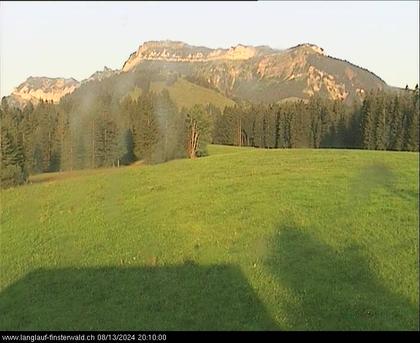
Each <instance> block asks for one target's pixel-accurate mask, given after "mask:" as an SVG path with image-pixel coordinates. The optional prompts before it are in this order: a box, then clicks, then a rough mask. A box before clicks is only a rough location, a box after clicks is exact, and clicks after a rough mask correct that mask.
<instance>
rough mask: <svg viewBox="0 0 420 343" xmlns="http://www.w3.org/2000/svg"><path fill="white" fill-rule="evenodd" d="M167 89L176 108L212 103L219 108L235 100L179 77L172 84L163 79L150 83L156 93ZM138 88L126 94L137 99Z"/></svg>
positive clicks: (232, 103) (151, 88) (231, 104)
mask: <svg viewBox="0 0 420 343" xmlns="http://www.w3.org/2000/svg"><path fill="white" fill-rule="evenodd" d="M164 89H167V90H168V92H169V96H170V97H171V99H172V101H174V102H175V104H176V105H177V107H178V109H179V110H180V109H181V108H182V107H186V108H191V107H193V106H194V105H197V104H198V105H208V104H212V105H214V106H216V107H218V108H219V109H220V110H222V111H223V109H224V108H225V107H226V106H233V105H235V102H234V101H233V100H231V99H229V98H227V97H225V96H224V95H223V94H221V93H218V92H216V91H215V90H213V89H209V88H205V87H202V86H198V85H196V84H194V83H192V82H189V81H188V80H185V79H182V78H179V79H178V80H177V81H175V82H174V83H173V84H171V85H168V84H167V83H166V82H165V81H154V82H152V83H151V84H150V90H151V91H153V92H156V93H159V92H161V91H162V90H164ZM141 93H142V91H141V89H140V88H138V87H135V88H134V89H133V90H132V91H131V92H129V93H128V96H129V97H131V99H132V100H134V99H137V98H138V97H139V96H140V95H141Z"/></svg>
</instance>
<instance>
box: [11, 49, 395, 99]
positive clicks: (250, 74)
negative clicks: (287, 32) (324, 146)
mask: <svg viewBox="0 0 420 343" xmlns="http://www.w3.org/2000/svg"><path fill="white" fill-rule="evenodd" d="M145 73H147V74H148V75H158V78H159V80H162V79H163V80H164V79H167V80H170V79H171V78H173V77H174V75H176V77H181V78H186V79H188V81H189V82H192V83H196V84H198V85H200V86H204V87H207V88H212V89H214V90H216V91H218V92H220V93H222V94H223V95H224V96H226V97H229V98H231V99H234V100H245V101H250V102H263V103H273V102H281V101H285V100H292V99H294V100H295V99H308V98H309V97H310V96H312V95H316V94H318V95H320V96H322V97H327V98H330V99H337V100H342V101H344V102H345V103H347V104H351V103H352V102H353V101H354V100H360V99H362V98H363V96H364V94H366V93H367V92H368V91H369V90H370V89H376V88H379V89H384V88H388V86H387V85H386V83H385V82H384V81H383V80H382V79H381V78H379V77H378V76H376V75H375V74H373V73H372V72H370V71H368V70H366V69H363V68H360V67H358V66H355V65H353V64H351V63H349V62H347V61H343V60H339V59H336V58H333V57H331V56H328V55H326V54H325V52H324V50H323V49H322V48H320V47H318V46H316V45H313V44H300V45H298V46H295V47H292V48H289V49H286V50H278V49H272V48H270V47H267V46H257V47H253V46H246V45H237V46H235V47H231V48H229V49H210V48H207V47H198V46H191V45H188V44H186V43H183V42H176V41H150V42H146V43H144V44H143V45H140V47H139V48H138V49H137V50H136V51H135V52H133V53H132V54H131V55H130V56H129V58H128V59H127V60H126V61H125V62H124V63H123V66H122V69H121V70H112V69H110V68H107V67H105V68H104V70H103V71H98V72H96V73H94V74H92V75H91V76H90V77H89V78H88V79H86V80H83V81H82V82H81V83H82V84H87V83H89V82H90V81H102V80H104V79H112V80H113V79H115V81H116V82H121V80H124V81H123V83H124V85H125V87H124V88H125V89H130V87H131V86H132V88H134V87H135V86H136V85H135V83H134V82H133V80H138V79H139V77H141V75H144V74H145ZM81 83H79V82H78V81H76V80H74V79H49V78H33V77H30V78H28V80H26V81H25V82H24V83H22V84H21V85H20V86H19V87H17V88H16V89H15V91H14V92H13V93H12V94H11V96H10V98H9V101H10V100H12V101H13V102H22V101H34V102H36V101H37V100H38V99H40V98H41V99H44V100H52V101H54V102H58V101H59V100H60V98H61V97H63V96H64V95H66V94H69V93H72V92H73V91H74V90H76V89H77V88H78V87H79V85H80V84H81ZM111 83H112V82H111ZM130 83H132V84H130ZM86 91H89V87H87V88H86V89H84V92H86Z"/></svg>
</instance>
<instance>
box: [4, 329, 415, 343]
mask: <svg viewBox="0 0 420 343" xmlns="http://www.w3.org/2000/svg"><path fill="white" fill-rule="evenodd" d="M396 334H398V335H402V336H406V337H407V336H408V337H413V338H414V337H416V336H417V337H420V335H419V332H418V331H411V332H410V331H406V332H401V331H400V332H394V331H377V332H373V331H364V332H359V331H331V332H328V331H3V332H1V334H0V338H1V342H31V343H32V342H101V341H103V342H162V343H163V342H174V341H183V342H184V341H188V340H192V341H197V340H200V341H202V340H206V339H210V340H212V341H214V340H217V339H224V338H227V339H239V340H240V339H260V338H261V339H264V341H277V342H278V340H279V339H282V338H288V337H290V338H296V337H299V336H301V337H302V338H304V336H312V335H313V336H315V337H318V338H321V337H322V338H328V337H331V338H333V337H358V336H360V337H361V336H367V337H369V336H372V335H373V336H377V335H379V336H382V335H385V336H388V337H393V336H395V335H396ZM408 337H407V338H408Z"/></svg>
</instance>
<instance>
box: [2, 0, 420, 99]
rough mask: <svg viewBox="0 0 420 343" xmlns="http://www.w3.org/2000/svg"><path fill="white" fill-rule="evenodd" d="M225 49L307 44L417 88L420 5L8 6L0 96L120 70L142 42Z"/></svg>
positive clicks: (388, 79) (4, 12)
mask: <svg viewBox="0 0 420 343" xmlns="http://www.w3.org/2000/svg"><path fill="white" fill-rule="evenodd" d="M161 39H172V40H181V41H185V42H187V43H189V44H192V45H203V46H208V47H212V48H217V47H223V48H227V47H230V46H233V45H236V44H238V43H242V44H250V45H269V46H271V47H274V48H288V47H291V46H294V45H297V44H299V43H304V42H309V43H314V44H317V45H319V46H320V47H322V48H324V50H325V52H326V53H327V54H329V55H331V56H334V57H338V58H342V59H346V60H348V61H350V62H352V63H354V64H357V65H359V66H362V67H364V68H367V69H369V70H371V71H373V72H374V73H376V74H377V75H378V76H380V77H381V78H383V79H384V80H385V81H386V82H387V83H388V84H390V85H394V86H405V85H406V84H409V85H410V87H414V85H415V84H416V83H418V79H419V2H418V1H395V2H391V1H384V2H380V1H375V2H364V1H356V2H350V1H348V2H343V1H337V2H332V1H325V2H315V1H310V2H304V1H300V2H298V1H293V2H286V1H275V2H274V1H263V2H261V1H260V2H200V3H199V2H196V3H192V2H151V3H150V2H149V3H142V2H56V3H54V2H39V3H38V2H1V4H0V72H1V82H0V93H1V95H7V94H9V93H10V92H11V91H12V90H13V88H14V87H16V86H17V85H18V84H20V83H21V82H23V81H24V80H25V79H26V78H27V77H28V76H49V77H74V78H76V79H77V80H82V79H84V78H87V77H88V76H90V75H91V74H92V73H94V72H95V71H97V70H100V69H103V67H104V66H105V65H106V66H108V67H111V68H114V69H115V68H121V67H122V65H123V62H124V61H125V60H126V59H127V58H128V56H129V55H130V53H132V52H133V51H135V50H137V48H138V46H139V45H140V44H141V43H143V42H144V41H148V40H161Z"/></svg>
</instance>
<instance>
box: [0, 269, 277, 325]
mask: <svg viewBox="0 0 420 343" xmlns="http://www.w3.org/2000/svg"><path fill="white" fill-rule="evenodd" d="M0 308H1V313H0V328H1V329H2V330H37V329H42V330H63V329H66V330H73V329H77V330H85V329H86V330H89V329H95V330H118V329H119V330H122V329H125V330H130V329H131V330H276V329H277V327H276V324H275V323H274V322H273V320H272V319H271V318H270V316H269V315H268V314H267V312H266V310H265V308H264V306H263V304H262V303H261V302H260V301H259V299H258V298H257V296H256V294H255V293H254V291H253V290H252V288H251V287H250V286H249V284H248V282H247V281H246V279H245V277H244V276H243V274H242V272H241V271H240V269H239V268H238V267H235V266H230V265H216V266H205V267H204V266H198V265H193V264H185V265H179V266H169V267H137V268H136V267H133V268H120V267H105V268H85V269H76V268H64V269H56V270H54V269H53V270H43V269H40V270H37V271H34V272H31V273H29V274H28V275H26V276H25V277H24V278H23V279H21V280H19V281H17V282H16V283H15V284H13V285H11V286H10V287H8V288H7V289H5V290H4V291H3V292H2V293H1V294H0Z"/></svg>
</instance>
